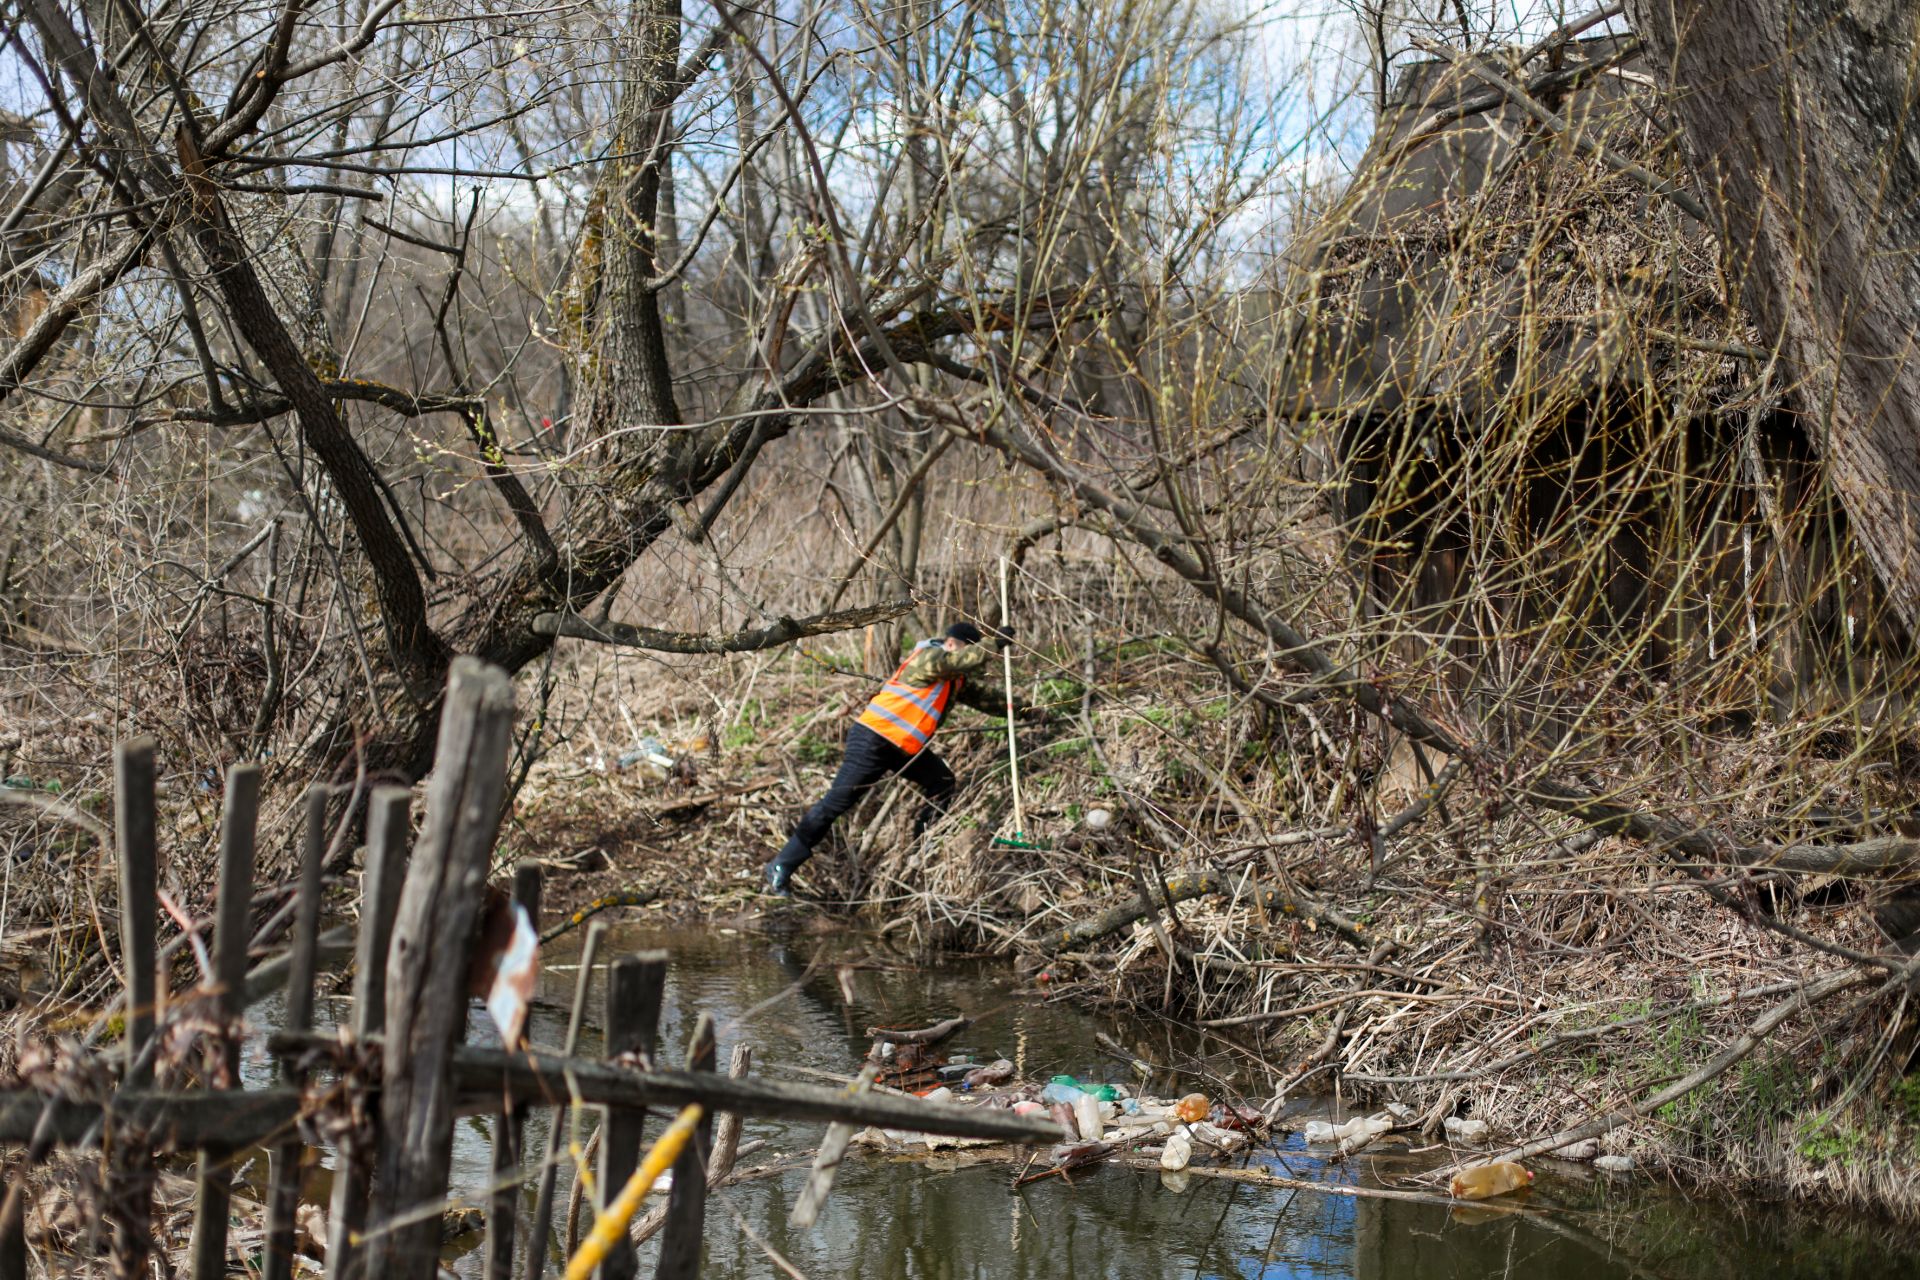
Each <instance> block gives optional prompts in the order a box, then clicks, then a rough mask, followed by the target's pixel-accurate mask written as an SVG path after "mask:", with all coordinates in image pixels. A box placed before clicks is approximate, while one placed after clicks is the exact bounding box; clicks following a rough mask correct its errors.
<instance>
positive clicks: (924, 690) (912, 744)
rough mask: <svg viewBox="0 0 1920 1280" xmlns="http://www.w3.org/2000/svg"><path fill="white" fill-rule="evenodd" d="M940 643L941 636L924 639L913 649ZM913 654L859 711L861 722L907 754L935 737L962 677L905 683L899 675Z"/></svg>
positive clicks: (916, 649)
mask: <svg viewBox="0 0 1920 1280" xmlns="http://www.w3.org/2000/svg"><path fill="white" fill-rule="evenodd" d="M939 643H940V642H939V641H938V640H922V641H921V642H920V643H919V644H917V645H915V646H914V649H915V652H916V653H917V652H918V651H919V650H921V649H924V648H926V647H927V646H928V645H937V644H939ZM913 658H914V655H913V654H908V655H907V661H906V662H903V663H901V664H900V667H899V670H897V671H895V672H894V673H893V678H892V679H890V680H888V681H887V682H886V683H885V684H884V685H882V686H880V692H878V693H876V694H874V695H873V701H872V702H869V703H868V704H867V709H866V710H865V711H862V712H861V713H860V723H861V724H863V725H865V726H866V727H867V728H869V729H871V730H873V731H874V732H875V733H877V734H879V735H880V736H881V737H883V738H885V739H886V740H887V741H888V742H891V743H892V744H893V745H894V746H896V747H898V748H900V749H901V750H902V751H904V752H906V753H907V754H908V755H915V754H917V753H918V752H919V751H920V749H921V748H922V747H924V746H926V745H927V741H928V739H930V738H932V737H933V731H934V730H935V729H938V728H939V727H940V717H942V716H944V715H946V714H947V704H948V703H949V702H951V701H953V693H954V690H956V689H958V688H959V687H960V681H961V679H962V677H960V676H949V677H947V678H946V679H944V680H936V681H934V682H933V683H932V684H930V685H924V686H920V687H915V686H914V685H910V684H903V683H901V680H900V677H901V676H902V675H903V674H904V673H905V672H906V669H907V665H908V663H911V662H912V661H913Z"/></svg>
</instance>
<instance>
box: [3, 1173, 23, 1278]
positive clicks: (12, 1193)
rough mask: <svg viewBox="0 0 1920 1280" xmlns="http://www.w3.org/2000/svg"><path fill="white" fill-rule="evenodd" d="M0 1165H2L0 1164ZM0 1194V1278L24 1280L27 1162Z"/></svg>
mask: <svg viewBox="0 0 1920 1280" xmlns="http://www.w3.org/2000/svg"><path fill="white" fill-rule="evenodd" d="M0 1167H3V1166H0ZM19 1170H20V1172H19V1176H18V1178H17V1179H9V1182H11V1184H12V1185H10V1186H9V1187H8V1188H7V1192H6V1195H5V1196H4V1197H0V1280H27V1162H26V1161H25V1160H22V1161H21V1162H20V1165H19Z"/></svg>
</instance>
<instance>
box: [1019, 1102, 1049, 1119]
mask: <svg viewBox="0 0 1920 1280" xmlns="http://www.w3.org/2000/svg"><path fill="white" fill-rule="evenodd" d="M1013 1114H1015V1115H1017V1116H1043V1115H1045V1114H1047V1109H1046V1108H1045V1107H1043V1106H1041V1105H1040V1104H1039V1103H1037V1102H1035V1101H1033V1100H1032V1099H1031V1098H1022V1099H1021V1100H1020V1101H1018V1102H1016V1103H1014V1104H1013Z"/></svg>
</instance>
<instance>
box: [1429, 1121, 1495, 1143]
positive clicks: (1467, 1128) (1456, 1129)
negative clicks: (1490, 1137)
mask: <svg viewBox="0 0 1920 1280" xmlns="http://www.w3.org/2000/svg"><path fill="white" fill-rule="evenodd" d="M1440 1124H1441V1127H1442V1128H1443V1129H1445V1130H1446V1131H1447V1141H1449V1142H1466V1143H1481V1142H1485V1141H1486V1140H1487V1122H1486V1121H1485V1120H1465V1119H1462V1118H1461V1117H1459V1116H1448V1117H1447V1118H1446V1119H1445V1120H1443V1121H1441V1122H1440Z"/></svg>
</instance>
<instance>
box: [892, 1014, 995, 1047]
mask: <svg viewBox="0 0 1920 1280" xmlns="http://www.w3.org/2000/svg"><path fill="white" fill-rule="evenodd" d="M972 1025H973V1019H972V1018H967V1017H959V1018H948V1019H947V1020H946V1021H944V1022H936V1023H934V1024H933V1025H932V1026H930V1027H920V1028H918V1029H917V1030H913V1031H896V1030H893V1029H891V1028H888V1027H868V1028H867V1034H868V1035H870V1036H872V1037H873V1038H874V1039H875V1040H878V1041H880V1042H882V1043H883V1044H939V1043H940V1042H941V1041H942V1040H945V1039H947V1038H948V1037H950V1036H955V1035H958V1034H959V1033H960V1032H962V1031H965V1030H966V1029H967V1028H968V1027H970V1026H972Z"/></svg>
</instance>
